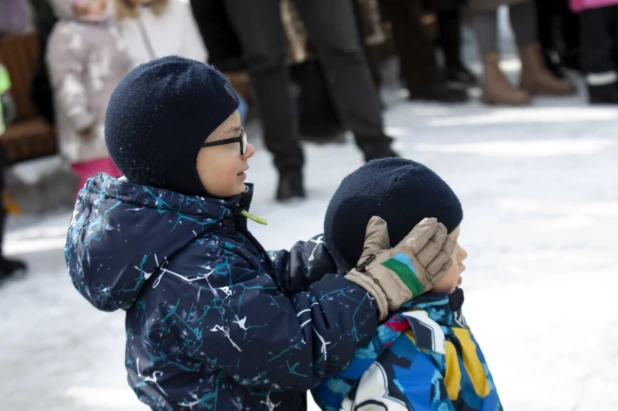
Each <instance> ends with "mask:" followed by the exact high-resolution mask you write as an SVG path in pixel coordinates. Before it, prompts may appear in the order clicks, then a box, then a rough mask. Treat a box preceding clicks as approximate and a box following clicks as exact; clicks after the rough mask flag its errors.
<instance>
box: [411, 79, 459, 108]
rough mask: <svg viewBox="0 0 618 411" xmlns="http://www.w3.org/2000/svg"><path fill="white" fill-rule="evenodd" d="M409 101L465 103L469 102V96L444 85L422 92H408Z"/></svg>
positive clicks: (440, 84)
mask: <svg viewBox="0 0 618 411" xmlns="http://www.w3.org/2000/svg"><path fill="white" fill-rule="evenodd" d="M408 99H409V100H412V101H414V100H425V101H437V102H439V103H447V104H452V103H465V102H466V101H468V100H470V96H468V93H467V92H466V91H465V90H457V89H454V88H450V87H448V86H447V85H446V84H444V83H439V84H436V85H434V86H430V87H427V88H425V89H422V90H416V91H410V94H409V96H408Z"/></svg>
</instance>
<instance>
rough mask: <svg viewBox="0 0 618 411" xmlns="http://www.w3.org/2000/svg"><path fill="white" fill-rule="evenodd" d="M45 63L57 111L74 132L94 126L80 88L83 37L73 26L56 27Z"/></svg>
mask: <svg viewBox="0 0 618 411" xmlns="http://www.w3.org/2000/svg"><path fill="white" fill-rule="evenodd" d="M46 62H47V67H48V69H49V75H50V80H51V86H52V89H53V90H54V93H55V95H56V100H55V101H56V104H58V105H59V107H56V110H57V111H60V112H63V113H64V114H65V115H66V116H67V118H68V119H69V121H70V122H71V124H72V126H73V128H74V129H75V130H77V131H84V130H86V129H88V128H89V127H91V126H92V125H93V124H94V122H95V119H94V115H93V114H92V112H91V111H90V108H89V107H88V97H87V95H86V89H85V88H84V85H83V84H82V78H83V73H84V71H85V70H86V67H87V64H88V50H87V44H86V36H85V35H84V34H83V33H81V32H80V31H79V30H77V29H75V25H74V23H66V24H63V23H58V24H56V26H55V27H54V30H53V32H52V34H51V36H50V37H49V42H48V45H47V55H46Z"/></svg>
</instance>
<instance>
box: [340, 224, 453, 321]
mask: <svg viewBox="0 0 618 411" xmlns="http://www.w3.org/2000/svg"><path fill="white" fill-rule="evenodd" d="M454 248H455V241H454V240H453V239H452V238H451V237H449V236H448V233H447V230H446V227H445V226H444V225H443V224H442V223H438V220H436V219H435V218H425V219H424V220H423V221H421V222H420V223H418V224H417V225H416V227H414V229H412V231H411V232H410V234H408V235H407V236H406V237H405V238H404V239H403V240H401V242H400V243H399V244H397V245H396V246H395V247H394V248H390V240H389V237H388V230H387V225H386V221H384V220H383V219H381V218H380V217H375V216H374V217H372V218H371V220H369V224H367V231H366V234H365V246H364V250H363V254H362V256H361V258H360V259H359V261H358V264H359V265H358V266H357V267H356V268H355V269H352V270H350V271H349V272H348V274H347V275H346V279H348V280H349V281H352V282H353V283H355V284H357V285H359V286H361V287H363V288H364V289H365V290H367V291H368V292H369V293H370V294H372V295H373V297H374V298H375V300H376V302H377V304H378V313H379V317H380V321H382V320H384V319H386V317H387V315H388V313H389V311H395V310H397V309H399V307H401V305H402V304H403V303H405V302H408V301H409V300H411V299H412V298H414V297H416V296H418V295H420V294H423V293H425V292H427V291H429V290H431V288H432V287H433V285H434V284H435V283H436V282H437V281H439V280H440V279H441V278H442V277H443V276H444V275H445V274H446V273H447V272H448V270H449V269H450V268H451V266H452V265H453V259H452V258H451V257H452V255H453V250H454Z"/></svg>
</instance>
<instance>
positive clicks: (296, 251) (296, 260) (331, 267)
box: [268, 234, 337, 295]
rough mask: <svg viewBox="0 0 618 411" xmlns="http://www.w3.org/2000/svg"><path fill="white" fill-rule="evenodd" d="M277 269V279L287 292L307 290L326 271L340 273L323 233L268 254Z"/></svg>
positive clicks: (288, 293)
mask: <svg viewBox="0 0 618 411" xmlns="http://www.w3.org/2000/svg"><path fill="white" fill-rule="evenodd" d="M268 254H269V256H270V259H271V262H272V265H273V269H274V271H275V282H276V283H277V285H278V286H279V289H280V290H282V291H283V292H284V293H285V294H286V295H294V294H296V293H299V292H301V291H305V290H306V289H307V287H309V286H310V285H311V284H313V283H315V282H316V281H320V280H321V279H322V278H324V276H325V275H326V274H333V273H336V272H337V266H336V265H335V262H334V260H333V258H332V257H331V255H330V253H329V252H328V249H327V248H326V245H325V244H324V240H323V235H321V234H320V235H316V236H315V237H313V238H311V239H310V240H309V241H299V242H297V243H296V244H295V245H294V247H292V248H291V249H290V251H288V250H280V251H271V252H269V253H268Z"/></svg>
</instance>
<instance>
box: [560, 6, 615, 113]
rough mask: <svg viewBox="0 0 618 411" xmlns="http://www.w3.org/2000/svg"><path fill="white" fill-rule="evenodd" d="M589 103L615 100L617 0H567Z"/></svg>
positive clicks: (606, 102) (608, 102)
mask: <svg viewBox="0 0 618 411" xmlns="http://www.w3.org/2000/svg"><path fill="white" fill-rule="evenodd" d="M571 8H572V9H573V11H574V12H576V13H579V19H580V26H581V66H582V69H583V71H584V73H585V76H586V85H587V87H588V95H589V101H590V103H591V104H618V0H585V1H584V0H571Z"/></svg>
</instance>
